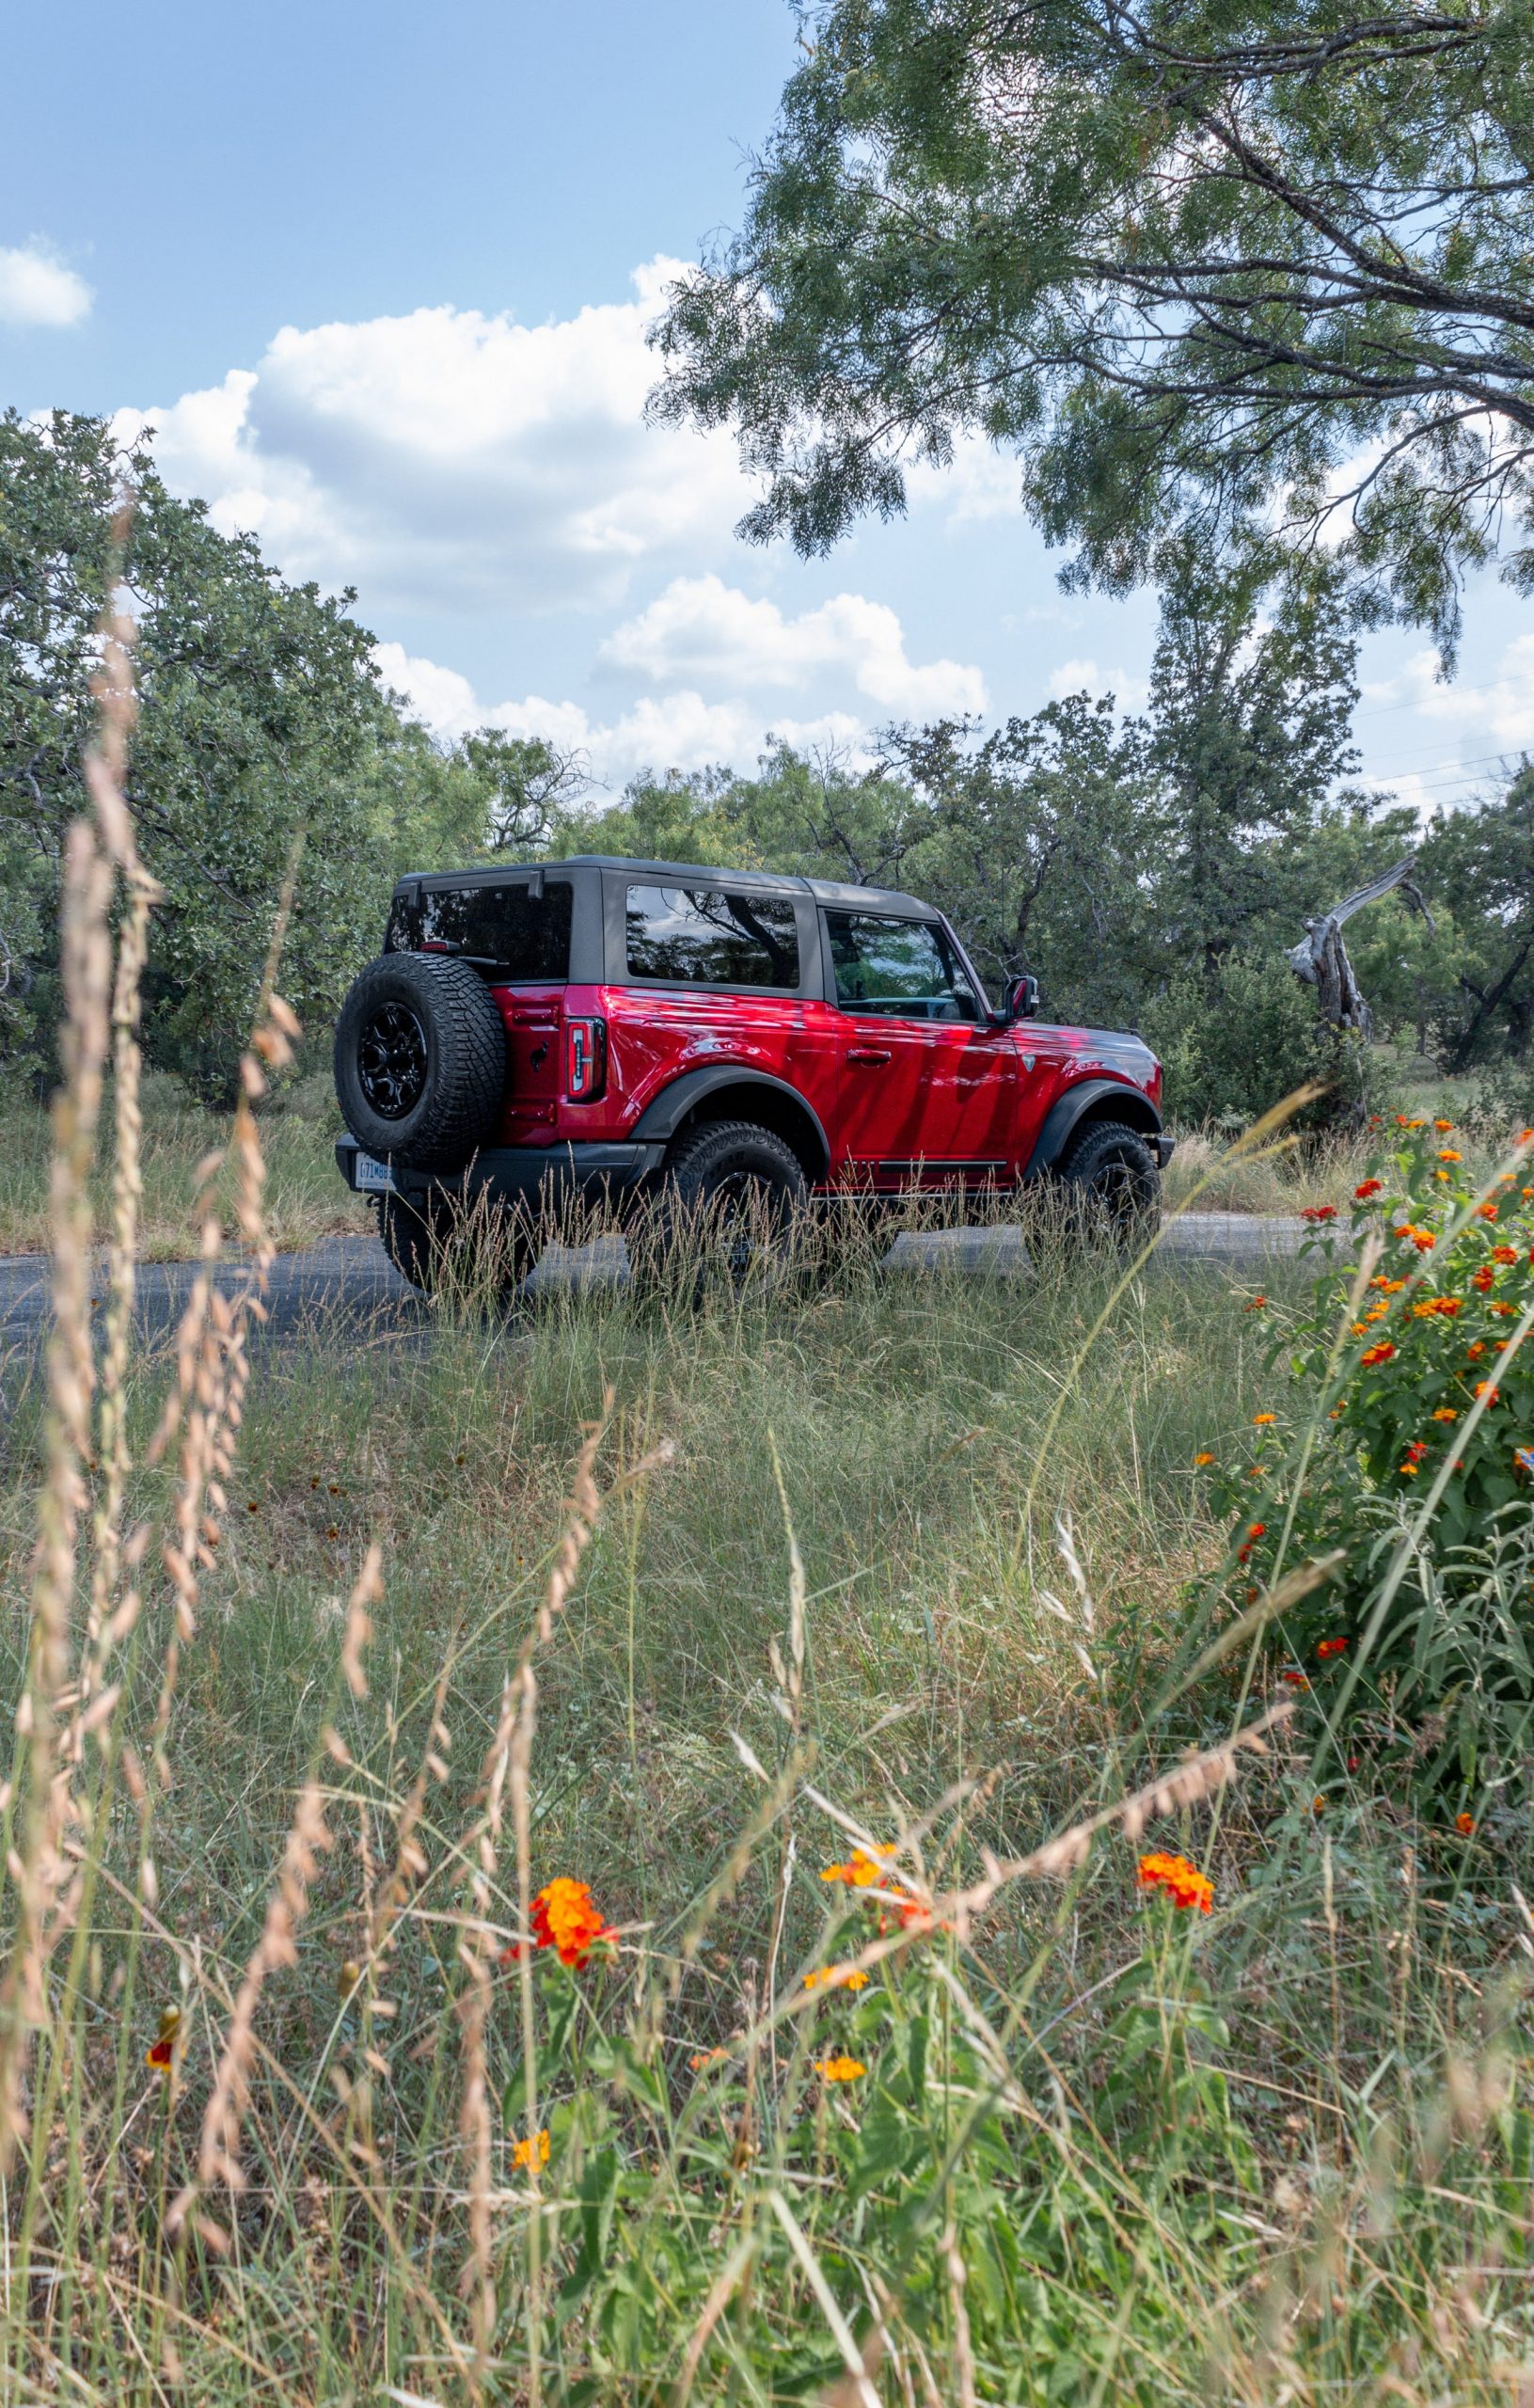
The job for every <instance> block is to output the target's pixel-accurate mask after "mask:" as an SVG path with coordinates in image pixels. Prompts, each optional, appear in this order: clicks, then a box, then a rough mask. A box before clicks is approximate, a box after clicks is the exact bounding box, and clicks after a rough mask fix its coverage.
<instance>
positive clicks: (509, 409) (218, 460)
mask: <svg viewBox="0 0 1534 2408" xmlns="http://www.w3.org/2000/svg"><path fill="white" fill-rule="evenodd" d="M794 43H795V32H794V22H793V16H792V12H791V9H790V8H789V7H788V6H787V5H786V0H644V5H640V0H565V5H564V6H563V7H562V8H560V9H556V10H551V9H549V8H546V7H542V6H540V7H537V8H534V7H530V6H527V5H524V0H500V5H498V6H492V5H487V0H437V5H436V6H435V8H431V9H425V8H419V6H418V7H413V8H406V7H403V6H401V5H399V4H398V0H375V5H372V6H370V7H367V8H363V7H360V6H357V5H355V0H308V5H304V6H300V5H296V0H267V5H265V6H264V7H263V8H261V9H260V10H259V11H239V12H236V11H235V10H233V9H231V8H229V7H227V6H219V5H213V6H209V5H208V0H201V5H199V6H193V5H191V0H179V4H178V5H171V0H150V5H147V6H145V7H142V8H139V9H137V10H135V11H134V14H133V16H132V17H131V19H127V20H125V19H124V18H123V17H122V15H121V12H120V10H117V9H112V10H108V9H107V8H105V7H103V6H102V5H100V0H55V6H54V7H53V8H47V9H37V10H31V11H27V12H25V13H24V14H23V15H19V17H18V18H17V19H15V20H13V21H12V23H11V24H10V25H9V26H8V33H7V52H8V70H9V75H10V82H11V89H12V94H13V102H12V106H11V109H10V111H9V112H8V140H7V146H6V150H5V154H4V156H3V157H0V400H3V401H6V402H9V403H14V404H16V405H17V406H19V407H21V408H23V409H24V410H37V409H43V408H46V407H49V406H51V405H53V404H64V405H66V406H69V407H71V408H76V409H85V410H92V411H100V412H104V413H119V412H120V413H122V422H123V424H124V425H125V426H127V425H130V424H132V423H134V421H135V420H137V419H139V418H142V417H144V416H148V417H149V418H150V419H151V420H153V422H154V423H155V424H156V426H157V427H158V429H159V435H158V438H157V440H158V443H159V449H160V457H161V463H162V467H163V468H164V471H165V473H166V476H167V478H168V479H169V481H170V482H171V483H173V484H175V485H177V486H178V487H179V488H181V489H182V490H185V491H188V492H195V493H198V494H199V495H201V496H202V497H203V498H204V499H207V500H208V501H209V503H210V504H211V505H212V507H213V512H214V515H215V518H216V520H217V522H218V523H219V524H220V525H221V526H224V527H227V528H231V529H232V528H234V527H250V528H253V529H254V530H255V531H256V532H257V533H258V535H259V537H260V539H261V544H262V547H263V548H264V550H265V551H266V553H267V555H268V557H270V558H272V559H274V560H275V561H276V562H277V564H278V565H279V566H280V567H282V568H283V569H284V571H285V572H286V573H288V574H289V575H292V576H304V577H315V578H319V579H320V580H321V582H322V583H323V584H324V585H325V586H326V587H332V588H333V587H338V586H340V585H342V584H345V583H351V584H354V585H355V586H356V588H357V590H358V596H359V599H358V604H357V609H358V612H359V615H360V616H361V617H362V618H363V619H364V621H365V622H366V624H367V625H368V626H370V627H372V629H373V631H374V632H375V634H376V635H377V637H378V639H379V642H380V646H381V658H382V659H383V662H384V665H385V667H386V670H387V673H388V674H389V676H390V678H391V680H392V682H394V683H396V684H397V685H399V686H401V687H402V688H403V689H405V690H407V691H408V692H409V693H410V694H411V695H412V697H413V699H414V701H415V703H416V705H417V707H418V708H419V710H420V711H421V713H422V715H423V716H424V717H426V718H427V719H428V720H429V721H431V722H432V724H434V725H435V727H437V728H438V729H439V730H440V731H441V732H443V733H445V734H451V733H456V732H459V731H460V730H462V729H463V728H464V727H467V726H468V725H472V724H477V723H479V722H480V721H485V720H495V721H498V723H500V724H503V725H506V726H508V727H512V728H514V729H516V730H518V731H525V732H547V733H549V734H552V735H554V736H556V737H561V738H562V739H563V740H565V741H566V742H569V743H571V744H574V745H577V746H580V747H582V748H584V750H585V751H586V752H587V753H588V755H589V757H590V759H591V760H592V763H593V768H595V769H596V770H597V772H598V773H599V774H600V775H601V776H602V777H603V778H604V779H605V780H606V781H607V782H608V783H609V784H621V783H622V781H623V780H624V779H625V777H627V776H629V775H631V774H632V773H633V772H634V771H635V770H636V769H637V768H640V766H641V765H650V766H654V767H656V768H661V767H666V766H669V765H672V764H673V763H674V764H677V765H680V766H683V767H689V768H690V767H697V766H700V765H701V764H702V763H703V762H704V761H707V760H715V759H730V760H733V761H735V762H736V763H738V764H740V765H741V766H745V765H747V764H749V762H750V761H751V758H752V757H753V755H754V753H755V752H756V751H757V749H758V747H759V746H760V744H761V743H762V741H763V739H764V737H765V736H766V734H767V731H768V730H769V729H777V730H780V731H782V732H783V733H786V734H789V735H791V736H794V737H798V738H799V740H803V741H815V740H818V741H845V742H847V743H850V744H853V745H856V744H857V742H858V741H859V740H860V738H861V737H865V736H866V734H867V732H868V731H869V730H871V729H874V728H877V727H878V726H880V725H882V724H884V723H885V722H887V721H890V720H892V719H901V718H908V717H909V718H917V719H920V718H924V717H931V716H934V715H937V714H938V713H941V712H945V711H950V710H958V709H965V708H969V709H974V710H979V711H981V712H983V713H984V714H985V715H986V717H987V718H988V719H989V720H994V719H996V718H998V717H1004V716H1005V715H1006V714H1007V713H1009V712H1011V711H1028V710H1032V709H1036V707H1037V706H1038V705H1040V704H1041V703H1042V702H1044V701H1046V700H1047V699H1048V698H1049V696H1050V695H1051V694H1052V693H1059V692H1063V691H1067V690H1069V689H1072V688H1073V687H1078V686H1082V685H1087V686H1090V687H1093V688H1094V689H1099V690H1100V689H1103V688H1107V687H1111V688H1113V689H1115V690H1117V691H1118V692H1119V694H1120V695H1121V697H1124V698H1125V699H1127V700H1129V701H1130V702H1131V703H1132V702H1134V701H1137V700H1138V699H1139V693H1140V690H1141V686H1140V682H1139V681H1141V680H1143V677H1144V673H1145V668H1146V663H1147V656H1148V651H1149V645H1150V641H1151V636H1152V631H1153V626H1154V609H1153V605H1152V604H1151V603H1150V601H1149V600H1148V599H1147V598H1146V597H1138V598H1135V599H1131V601H1129V602H1126V603H1110V602H1107V601H1104V600H1100V599H1099V600H1091V599H1089V600H1086V601H1084V602H1083V601H1082V600H1080V599H1076V598H1072V599H1071V600H1069V601H1068V602H1067V600H1066V599H1065V598H1064V597H1062V596H1061V594H1059V592H1058V590H1057V588H1056V586H1055V583H1054V569H1055V566H1056V565H1057V563H1056V562H1055V561H1054V560H1053V559H1052V557H1051V556H1050V555H1049V554H1047V553H1046V551H1045V549H1044V547H1043V546H1042V544H1041V543H1040V541H1039V539H1038V538H1037V536H1036V534H1035V533H1034V532H1033V531H1032V530H1031V529H1030V528H1029V526H1028V525H1027V522H1026V521H1025V520H1024V519H1023V517H1022V516H1021V515H1020V512H1019V510H1018V508H1017V504H1016V492H1015V487H1016V477H1015V473H1014V471H1013V470H1012V469H1011V468H1010V467H1009V466H1008V464H1006V463H1005V462H1004V461H998V460H996V459H995V458H994V457H992V456H991V455H989V454H987V453H984V452H979V451H978V450H976V451H973V452H968V453H966V454H965V455H964V456H963V457H962V458H961V460H960V461H959V463H958V465H957V468H956V470H955V471H954V473H953V474H952V475H950V476H948V477H945V478H941V479H940V478H937V477H930V476H928V477H924V478H922V479H921V480H919V481H918V483H917V484H916V486H915V487H914V489H913V494H912V503H911V509H910V512H909V515H908V516H907V517H906V519H905V520H903V521H901V522H897V523H896V524H894V525H893V526H891V527H884V528H879V527H871V528H868V529H865V530H862V531H860V532H859V533H858V534H857V535H856V536H854V537H853V538H852V539H851V540H850V541H849V542H848V543H846V545H844V546H843V547H840V548H839V549H838V551H837V552H836V553H835V554H834V555H833V556H832V557H831V559H830V561H826V562H814V563H804V562H797V561H795V560H794V559H793V558H792V556H791V555H790V554H788V553H786V552H785V551H783V550H782V549H770V550H766V551H763V550H759V549H756V548H754V547H745V546H742V545H741V544H740V543H739V542H738V541H737V540H736V539H735V536H734V534H733V531H732V530H733V525H734V521H735V518H736V517H737V516H738V515H739V514H740V512H741V510H742V509H743V508H744V507H745V506H746V504H747V503H748V501H749V500H750V499H751V495H750V491H749V488H748V487H747V486H746V484H745V483H744V482H743V481H742V479H741V478H740V475H739V472H738V468H737V467H736V464H735V456H734V452H733V449H732V447H731V446H730V444H729V443H728V441H727V440H723V439H704V438H703V437H700V436H691V435H683V434H662V433H658V432H656V431H654V430H649V429H646V428H645V427H644V425H643V424H642V420H641V417H640V412H641V408H642V401H643V394H644V390H645V388H646V385H647V384H648V382H649V380H650V378H651V376H652V375H653V373H654V362H653V360H652V358H651V357H650V356H649V355H648V354H647V353H646V351H645V349H644V344H643V330H644V326H645V324H646V323H647V321H648V319H649V317H650V316H651V315H652V314H653V312H654V310H655V308H656V304H657V301H658V297H659V294H660V293H661V291H662V289H663V286H664V281H665V276H666V273H667V269H666V266H665V264H664V262H666V261H685V260H687V259H689V258H691V257H692V256H694V255H695V253H696V250H697V247H698V246H699V244H700V242H703V241H704V240H706V239H707V237H708V236H709V235H710V234H711V233H713V232H715V231H717V230H721V229H726V228H728V227H729V226H730V225H732V224H733V223H734V222H735V220H736V219H737V217H738V214H739V211H740V206H741V199H742V194H743V189H744V178H745V172H746V162H747V158H748V154H749V152H750V151H751V148H752V147H753V146H754V145H756V144H758V143H759V142H760V141H761V140H762V138H763V136H764V135H765V134H766V133H767V128H768V126H769V125H770V122H771V119H772V114H773V109H774V105H775V102H776V99H777V95H778V92H779V89H780V87H781V86H782V83H783V77H784V75H785V73H786V72H787V71H788V70H789V68H790V67H791V65H792V63H793V58H794V55H795V52H794ZM1435 666H1436V664H1435V662H1434V659H1433V657H1432V655H1431V651H1430V649H1429V647H1428V645H1427V643H1426V642H1425V640H1424V639H1423V638H1422V637H1421V636H1420V635H1418V634H1414V633H1410V632H1406V631H1394V632H1391V633H1389V634H1385V635H1382V636H1377V637H1372V638H1370V639H1369V641H1368V646H1367V649H1366V654H1365V658H1364V674H1365V682H1366V690H1365V698H1364V704H1363V707H1362V709H1361V711H1360V716H1359V721H1358V734H1359V738H1360V742H1361V744H1362V747H1363V750H1364V753H1365V767H1366V770H1367V771H1368V773H1369V774H1370V775H1371V776H1373V777H1375V778H1376V779H1378V780H1380V781H1382V782H1386V783H1389V784H1393V785H1394V786H1395V787H1396V788H1397V789H1398V791H1400V793H1402V794H1403V795H1404V796H1407V797H1410V798H1411V799H1412V800H1415V801H1417V802H1418V803H1419V804H1420V805H1421V806H1422V807H1423V808H1431V807H1433V806H1434V805H1436V804H1440V803H1443V802H1446V801H1456V800H1469V799H1471V798H1473V796H1474V795H1475V794H1476V793H1477V792H1479V790H1480V789H1481V786H1482V784H1483V783H1484V781H1485V780H1486V778H1487V777H1488V776H1489V775H1491V774H1492V773H1493V772H1494V768H1495V767H1496V763H1497V761H1498V759H1499V758H1500V757H1502V756H1504V755H1506V754H1508V753H1511V752H1515V751H1516V750H1517V748H1519V747H1520V746H1522V745H1526V744H1534V609H1531V608H1530V606H1529V605H1527V604H1522V603H1519V602H1518V601H1517V600H1516V598H1515V597H1513V596H1511V595H1510V594H1508V592H1507V591H1506V589H1505V588H1502V587H1501V586H1499V585H1498V584H1496V583H1495V582H1494V580H1492V579H1489V578H1488V579H1484V580H1481V581H1480V582H1479V584H1478V585H1477V587H1476V588H1475V590H1474V591H1473V592H1472V594H1470V596H1469V597H1468V609H1467V618H1466V640H1465V643H1464V647H1463V657H1462V663H1461V670H1460V675H1459V679H1458V680H1457V682H1456V683H1455V684H1454V685H1452V686H1448V687H1446V686H1444V685H1442V684H1441V683H1439V682H1438V681H1437V680H1436V679H1435V676H1434V670H1435Z"/></svg>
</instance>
